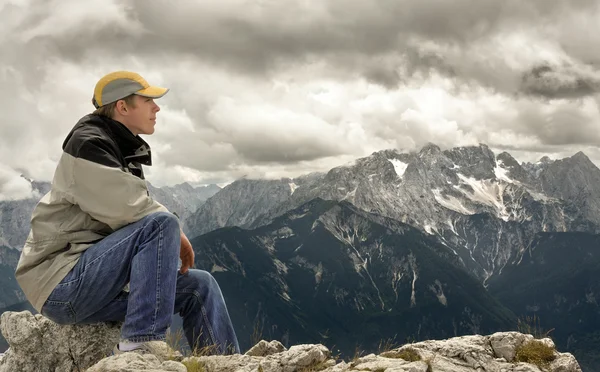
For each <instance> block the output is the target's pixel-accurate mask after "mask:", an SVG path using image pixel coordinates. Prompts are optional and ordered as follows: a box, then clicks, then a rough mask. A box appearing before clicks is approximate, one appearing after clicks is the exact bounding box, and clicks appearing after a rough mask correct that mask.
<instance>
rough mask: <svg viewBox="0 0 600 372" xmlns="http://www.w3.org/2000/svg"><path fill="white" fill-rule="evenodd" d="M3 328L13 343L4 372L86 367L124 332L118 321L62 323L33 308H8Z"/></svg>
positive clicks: (0, 366)
mask: <svg viewBox="0 0 600 372" xmlns="http://www.w3.org/2000/svg"><path fill="white" fill-rule="evenodd" d="M0 330H1V331H2V334H3V335H4V337H5V338H6V341H8V343H9V345H10V349H9V350H8V351H7V352H6V353H5V355H4V357H3V358H2V359H0V372H12V371H21V372H29V371H31V372H37V371H57V372H58V371H60V372H63V371H64V372H71V371H83V370H85V369H87V368H89V367H91V366H92V365H94V364H95V363H97V362H98V361H99V360H101V359H102V358H104V357H106V356H107V355H110V354H111V352H112V349H113V347H114V346H115V344H116V343H117V342H118V341H119V335H120V332H121V329H120V325H117V324H114V325H110V324H106V323H102V324H96V325H68V326H61V325H58V324H56V323H54V322H52V321H51V320H49V319H47V318H45V317H43V316H42V315H40V314H37V315H35V316H34V315H32V314H31V312H29V311H23V312H11V311H7V312H4V313H3V314H2V316H1V317H0Z"/></svg>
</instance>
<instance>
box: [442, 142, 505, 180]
mask: <svg viewBox="0 0 600 372" xmlns="http://www.w3.org/2000/svg"><path fill="white" fill-rule="evenodd" d="M444 155H445V156H446V157H447V158H448V159H450V160H451V161H452V162H453V164H454V165H455V167H458V168H460V171H459V172H460V173H461V174H463V175H465V176H467V177H472V178H474V179H477V180H481V179H490V178H493V177H494V176H495V173H494V169H495V168H496V156H495V155H494V153H493V152H492V150H490V148H489V147H488V146H487V145H483V144H481V145H479V146H463V147H455V148H453V149H451V150H446V151H444Z"/></svg>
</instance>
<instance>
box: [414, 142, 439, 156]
mask: <svg viewBox="0 0 600 372" xmlns="http://www.w3.org/2000/svg"><path fill="white" fill-rule="evenodd" d="M441 152H442V150H441V149H440V147H439V146H438V145H436V144H435V143H432V142H427V143H426V144H425V145H424V146H423V147H422V148H421V150H420V151H419V157H424V156H431V155H438V154H439V153H441Z"/></svg>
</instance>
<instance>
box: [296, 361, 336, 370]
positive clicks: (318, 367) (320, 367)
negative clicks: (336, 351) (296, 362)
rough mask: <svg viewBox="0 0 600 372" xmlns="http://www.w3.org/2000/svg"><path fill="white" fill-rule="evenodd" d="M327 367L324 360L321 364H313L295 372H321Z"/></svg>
mask: <svg viewBox="0 0 600 372" xmlns="http://www.w3.org/2000/svg"><path fill="white" fill-rule="evenodd" d="M327 367H329V365H328V364H327V361H326V360H325V361H323V362H319V363H314V364H311V365H309V366H306V367H303V368H300V369H298V370H297V371H298V372H318V371H322V370H324V369H326V368H327Z"/></svg>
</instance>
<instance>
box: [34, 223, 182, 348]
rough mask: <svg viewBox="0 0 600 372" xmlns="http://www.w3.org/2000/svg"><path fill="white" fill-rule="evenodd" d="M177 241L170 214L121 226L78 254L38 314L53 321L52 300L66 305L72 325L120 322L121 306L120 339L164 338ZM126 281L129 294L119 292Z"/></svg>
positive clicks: (172, 296)
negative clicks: (70, 315)
mask: <svg viewBox="0 0 600 372" xmlns="http://www.w3.org/2000/svg"><path fill="white" fill-rule="evenodd" d="M180 245H181V240H180V230H179V222H178V221H177V219H176V218H175V216H173V215H172V214H170V213H162V212H161V213H154V214H152V215H149V216H147V217H145V218H143V219H141V220H140V221H138V222H135V223H133V224H130V225H128V226H125V227H123V228H122V229H119V230H118V231H115V232H114V233H113V234H111V235H109V236H107V237H106V238H104V239H102V240H101V241H100V242H98V243H96V244H95V245H93V246H91V247H90V248H88V249H87V250H86V251H85V252H84V253H83V254H82V256H81V258H80V260H79V262H78V263H77V265H75V267H74V268H73V270H71V272H70V273H69V274H67V276H66V277H65V279H64V280H63V281H62V282H61V283H60V284H59V285H58V286H57V287H56V288H55V289H54V291H53V292H52V294H51V295H50V297H49V299H48V300H49V302H47V304H48V305H49V306H48V307H47V309H45V308H46V305H44V308H42V314H44V315H46V316H47V317H49V318H50V319H53V315H54V314H52V304H55V303H59V304H62V303H66V304H68V306H69V308H70V309H72V313H73V319H72V322H71V323H78V324H79V323H93V322H97V321H109V320H121V319H120V317H121V316H122V314H123V310H124V309H125V308H126V315H125V317H124V324H123V328H122V332H121V337H122V338H123V339H124V340H126V341H129V342H145V341H152V340H163V339H164V338H165V332H166V330H167V328H168V327H169V325H170V324H171V316H172V313H173V308H174V303H175V287H176V281H177V265H178V261H179V250H180ZM127 283H129V294H126V292H123V288H124V286H125V285H126V284H127ZM125 299H126V301H125ZM125 302H126V306H125ZM101 309H102V310H101ZM45 310H47V311H45ZM99 310H100V311H99ZM57 317H60V315H57ZM102 318H104V319H102ZM110 318H115V319H110Z"/></svg>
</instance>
